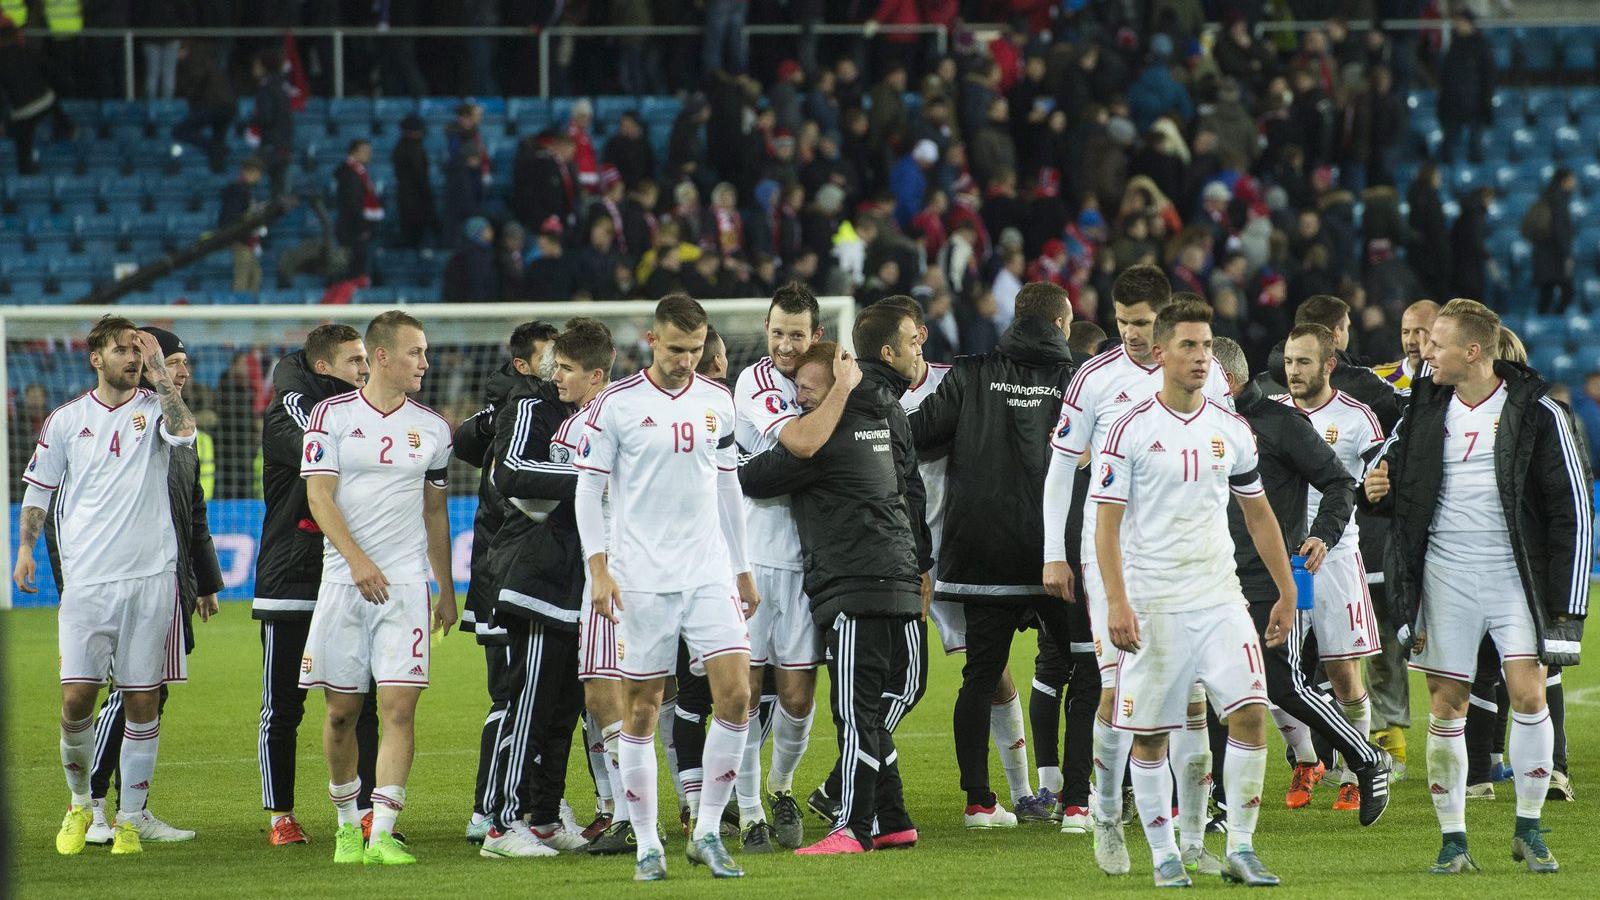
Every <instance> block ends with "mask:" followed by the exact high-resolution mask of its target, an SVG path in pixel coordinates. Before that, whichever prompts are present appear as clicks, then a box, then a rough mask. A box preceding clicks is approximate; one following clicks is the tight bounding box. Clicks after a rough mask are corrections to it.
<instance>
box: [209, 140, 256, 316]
mask: <svg viewBox="0 0 1600 900" xmlns="http://www.w3.org/2000/svg"><path fill="white" fill-rule="evenodd" d="M261 170H262V166H261V160H259V159H256V158H255V157H251V158H249V159H247V160H245V161H244V162H243V163H241V164H240V165H239V177H238V178H235V179H234V180H232V181H230V182H228V185H227V187H224V188H223V189H222V210H221V212H220V213H219V214H218V215H217V227H218V228H226V227H228V226H229V225H232V224H233V223H235V222H237V221H239V220H240V219H242V218H244V217H245V216H246V215H248V214H249V212H250V210H251V208H252V207H254V206H255V204H256V195H255V191H256V185H257V184H259V183H260V182H261V175H262V171H261ZM233 289H234V290H235V291H237V292H240V293H249V294H253V293H255V292H257V291H259V290H261V234H260V230H256V231H252V232H251V233H250V235H249V236H248V237H246V238H245V239H244V240H242V241H235V242H234V243H233Z"/></svg>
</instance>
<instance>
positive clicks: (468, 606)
mask: <svg viewBox="0 0 1600 900" xmlns="http://www.w3.org/2000/svg"><path fill="white" fill-rule="evenodd" d="M543 385H545V382H543V381H541V380H540V379H539V378H537V377H536V376H533V375H524V374H522V373H521V372H518V371H517V369H516V366H515V365H513V364H512V363H509V362H508V363H506V364H505V365H503V366H501V367H500V368H499V369H498V370H497V371H496V372H495V373H494V374H493V375H490V376H489V381H488V384H487V385H485V387H484V394H485V400H484V407H483V409H480V410H478V411H477V412H475V413H473V414H472V415H471V416H469V417H468V418H467V419H466V421H464V422H462V423H461V424H460V425H458V426H456V431H455V436H454V440H455V446H454V448H453V451H452V452H454V453H455V457H456V459H459V460H461V461H462V462H464V463H466V464H467V465H469V466H472V467H473V468H475V469H480V470H482V471H481V472H480V473H479V475H478V510H477V512H475V513H473V516H472V563H471V565H472V580H471V581H470V582H468V584H467V602H466V603H465V604H463V607H462V612H461V622H460V623H459V625H458V626H457V627H459V628H460V629H461V630H462V631H464V632H466V633H468V634H474V635H477V638H478V643H480V644H499V643H503V642H504V629H496V628H494V627H493V626H492V623H491V621H490V620H491V618H492V616H491V614H492V612H493V611H494V597H495V594H497V593H498V592H499V589H500V585H499V582H498V580H497V579H496V578H495V577H494V575H493V573H492V572H491V569H490V567H489V565H488V563H487V559H488V556H489V548H490V546H491V545H492V544H493V543H494V537H495V534H496V533H498V532H499V531H500V526H501V525H502V524H503V523H504V522H505V505H504V502H503V501H502V499H501V497H500V492H499V491H498V490H496V489H495V486H494V479H493V478H492V477H491V473H492V472H493V471H494V465H493V464H494V459H495V457H494V446H495V422H496V415H497V414H498V412H499V411H500V410H501V409H504V408H505V406H506V401H507V400H508V399H509V398H510V397H511V396H512V395H513V394H516V393H520V392H523V391H529V390H536V389H538V388H540V387H541V386H543Z"/></svg>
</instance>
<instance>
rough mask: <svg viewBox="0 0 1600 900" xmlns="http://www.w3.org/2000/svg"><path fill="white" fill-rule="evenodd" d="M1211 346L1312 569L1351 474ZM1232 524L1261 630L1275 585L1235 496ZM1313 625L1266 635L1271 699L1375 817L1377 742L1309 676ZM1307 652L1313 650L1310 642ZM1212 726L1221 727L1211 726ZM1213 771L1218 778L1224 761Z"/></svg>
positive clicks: (1232, 353) (1381, 783) (1312, 431)
mask: <svg viewBox="0 0 1600 900" xmlns="http://www.w3.org/2000/svg"><path fill="white" fill-rule="evenodd" d="M1211 352H1212V355H1214V356H1215V357H1216V358H1217V362H1218V363H1220V364H1221V365H1222V372H1223V374H1224V375H1225V376H1227V379H1228V390H1230V391H1231V392H1232V393H1233V406H1234V410H1235V412H1237V413H1238V414H1239V415H1241V416H1243V417H1244V420H1245V421H1246V422H1248V423H1249V424H1250V430H1251V431H1254V432H1255V435H1256V450H1257V453H1258V454H1259V455H1260V471H1261V484H1262V486H1264V487H1265V488H1266V491H1267V503H1268V505H1270V506H1271V507H1272V511H1273V513H1274V514H1275V515H1276V516H1277V517H1278V526H1279V527H1280V528H1282V529H1283V545H1284V546H1285V547H1298V548H1299V549H1298V550H1297V551H1296V552H1297V553H1302V554H1305V556H1306V557H1307V567H1308V568H1311V569H1312V571H1315V570H1316V568H1317V567H1320V566H1321V564H1322V559H1323V557H1325V556H1327V553H1328V551H1329V550H1331V549H1332V548H1333V547H1334V545H1335V544H1337V543H1338V542H1339V538H1340V537H1341V536H1342V535H1343V534H1344V528H1345V523H1347V522H1349V521H1350V516H1351V513H1352V512H1353V511H1354V508H1355V489H1356V483H1355V481H1354V479H1352V478H1351V477H1350V476H1349V474H1348V473H1347V472H1346V471H1345V469H1344V466H1342V465H1341V464H1340V463H1339V460H1338V458H1337V457H1335V456H1334V455H1333V450H1332V449H1331V448H1329V446H1328V442H1327V441H1325V440H1323V437H1322V435H1320V434H1318V433H1317V429H1316V428H1315V427H1314V426H1313V425H1312V424H1311V419H1310V418H1309V417H1307V416H1306V414H1305V413H1303V412H1301V411H1300V410H1299V409H1297V408H1295V407H1293V406H1290V405H1287V404H1283V403H1279V402H1277V401H1276V400H1272V399H1270V398H1269V397H1267V395H1266V392H1265V391H1263V390H1262V389H1261V386H1260V385H1259V384H1258V383H1256V382H1254V381H1251V380H1250V369H1249V365H1248V364H1247V363H1246V362H1245V356H1244V351H1243V350H1242V349H1240V347H1239V345H1238V343H1236V342H1234V341H1232V340H1230V339H1228V338H1217V340H1216V343H1215V344H1214V346H1213V347H1212V351H1211ZM1308 486H1309V487H1313V488H1316V489H1317V490H1318V491H1319V492H1321V494H1322V502H1321V503H1320V504H1319V505H1318V506H1317V517H1316V519H1315V520H1314V521H1313V522H1312V523H1311V525H1310V528H1309V529H1308V528H1307V526H1306V504H1307V499H1306V488H1307V487H1308ZM1228 531H1229V533H1230V535H1231V536H1232V538H1233V547H1234V551H1233V559H1234V564H1235V565H1236V566H1237V567H1238V570H1239V586H1240V587H1241V588H1242V589H1243V590H1244V596H1245V599H1247V600H1249V601H1250V616H1251V618H1253V619H1254V620H1255V623H1256V628H1257V630H1259V631H1261V632H1262V633H1265V632H1266V628H1267V621H1268V619H1270V618H1271V614H1272V605H1273V604H1274V603H1276V602H1277V600H1278V589H1277V587H1276V586H1275V585H1274V583H1273V581H1272V575H1271V574H1270V573H1268V571H1267V565H1266V563H1264V562H1262V561H1261V557H1260V556H1259V555H1258V554H1257V553H1256V550H1255V544H1254V543H1253V542H1252V541H1251V540H1250V532H1249V529H1248V528H1246V527H1245V521H1244V514H1243V513H1241V512H1239V511H1238V508H1237V504H1235V505H1233V506H1231V507H1229V509H1228ZM1310 626H1311V621H1310V616H1309V615H1308V614H1306V613H1299V614H1296V616H1295V632H1294V634H1293V635H1291V636H1290V639H1289V640H1288V641H1285V642H1284V643H1282V644H1279V645H1278V646H1276V647H1268V646H1266V644H1265V643H1263V644H1262V653H1263V654H1264V655H1265V659H1264V660H1263V662H1264V663H1265V665H1266V669H1267V699H1268V700H1270V701H1272V703H1273V705H1274V706H1276V707H1278V708H1279V709H1282V710H1283V711H1284V712H1286V713H1288V714H1289V715H1291V716H1294V717H1295V718H1296V719H1299V720H1300V721H1301V722H1303V723H1305V725H1306V726H1307V727H1309V728H1310V729H1311V730H1312V731H1314V732H1316V733H1317V734H1318V735H1320V736H1321V737H1322V738H1323V739H1324V740H1326V741H1327V742H1328V743H1329V744H1330V745H1332V747H1333V748H1334V749H1335V750H1338V751H1339V752H1340V753H1341V754H1343V755H1344V758H1345V760H1346V761H1347V764H1348V765H1349V766H1350V769H1351V771H1352V772H1354V773H1355V775H1356V778H1357V780H1358V784H1359V786H1360V789H1361V812H1360V817H1361V824H1363V825H1371V824H1372V823H1374V822H1376V821H1378V817H1379V816H1382V815H1383V811H1384V808H1385V807H1387V806H1388V805H1389V769H1388V766H1387V764H1386V763H1385V762H1384V760H1383V756H1382V754H1380V753H1379V751H1378V750H1377V748H1375V747H1373V746H1372V745H1371V744H1369V743H1367V736H1366V735H1364V734H1362V733H1361V732H1359V731H1357V730H1356V729H1355V728H1354V727H1353V726H1351V724H1350V723H1349V721H1348V720H1346V719H1345V717H1344V716H1343V714H1341V713H1340V712H1339V711H1338V710H1337V709H1334V707H1333V704H1332V703H1331V702H1329V700H1328V699H1327V697H1326V695H1324V694H1322V693H1320V692H1319V691H1317V690H1316V689H1315V688H1314V687H1313V686H1312V685H1311V684H1310V683H1309V682H1308V681H1307V680H1306V675H1305V671H1304V669H1303V668H1302V662H1301V658H1302V654H1303V653H1304V652H1305V649H1306V648H1305V646H1304V645H1305V642H1306V638H1307V637H1308V636H1309V635H1310V634H1311V628H1310ZM1311 655H1312V658H1315V655H1316V654H1315V649H1314V645H1313V650H1312V654H1311ZM1213 733H1214V734H1222V733H1223V732H1222V731H1221V729H1217V730H1215V731H1214V732H1213ZM1213 753H1214V755H1215V757H1216V758H1217V759H1221V758H1222V756H1223V754H1222V753H1221V752H1217V751H1215V750H1214V751H1213ZM1217 774H1218V776H1219V777H1218V779H1217V780H1218V782H1219V783H1220V782H1221V778H1220V767H1219V771H1218V773H1217Z"/></svg>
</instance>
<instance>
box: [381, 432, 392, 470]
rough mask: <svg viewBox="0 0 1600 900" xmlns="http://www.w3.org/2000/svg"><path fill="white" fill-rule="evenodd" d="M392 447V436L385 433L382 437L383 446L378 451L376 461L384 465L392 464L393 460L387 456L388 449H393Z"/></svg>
mask: <svg viewBox="0 0 1600 900" xmlns="http://www.w3.org/2000/svg"><path fill="white" fill-rule="evenodd" d="M393 449H394V438H392V437H389V436H387V435H385V436H384V438H383V448H382V449H381V450H379V451H378V462H381V463H383V464H384V465H386V466H387V465H392V464H393V463H394V460H392V459H390V458H389V451H390V450H393Z"/></svg>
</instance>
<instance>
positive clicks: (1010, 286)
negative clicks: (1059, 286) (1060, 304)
mask: <svg viewBox="0 0 1600 900" xmlns="http://www.w3.org/2000/svg"><path fill="white" fill-rule="evenodd" d="M1045 246H1046V247H1047V248H1051V247H1054V248H1057V249H1060V248H1061V246H1062V245H1061V241H1059V240H1057V241H1054V242H1053V243H1052V244H1046V245H1045ZM1046 252H1048V249H1047V250H1046ZM1060 254H1061V258H1062V260H1063V262H1064V261H1065V259H1066V251H1065V250H1064V249H1060ZM1037 266H1038V263H1037V262H1035V263H1034V265H1033V266H1029V265H1028V261H1027V259H1026V258H1025V257H1024V256H1023V255H1022V251H1021V250H1019V249H1017V248H1015V247H1010V248H1006V249H1004V250H1002V251H1000V271H999V272H996V273H995V276H994V284H993V285H991V286H990V288H989V292H990V293H991V294H993V295H994V306H995V317H994V319H995V320H994V324H995V327H996V328H998V329H1000V330H1001V331H1005V330H1006V326H1008V325H1010V324H1011V320H1012V319H1013V318H1015V317H1016V314H1017V294H1018V293H1019V292H1020V291H1021V290H1022V279H1023V275H1024V273H1025V272H1027V271H1028V270H1029V269H1030V268H1034V267H1037ZM1047 279H1048V275H1046V277H1045V278H1044V279H1041V278H1037V277H1035V276H1034V275H1032V274H1029V275H1028V280H1029V281H1036V280H1047Z"/></svg>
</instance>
